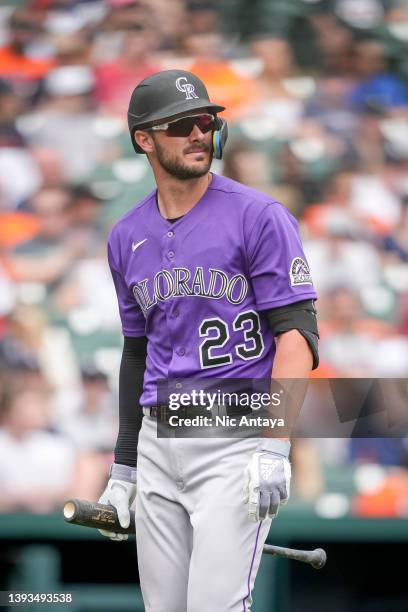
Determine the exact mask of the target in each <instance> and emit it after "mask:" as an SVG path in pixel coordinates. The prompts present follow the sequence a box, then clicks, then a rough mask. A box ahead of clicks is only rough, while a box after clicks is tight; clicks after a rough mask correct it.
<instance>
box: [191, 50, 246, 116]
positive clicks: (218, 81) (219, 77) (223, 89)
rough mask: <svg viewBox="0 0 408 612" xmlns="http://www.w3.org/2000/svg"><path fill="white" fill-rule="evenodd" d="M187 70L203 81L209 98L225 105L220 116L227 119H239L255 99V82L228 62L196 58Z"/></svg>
mask: <svg viewBox="0 0 408 612" xmlns="http://www.w3.org/2000/svg"><path fill="white" fill-rule="evenodd" d="M187 70H189V71H190V72H192V73H193V74H195V75H196V76H198V78H200V79H201V80H202V81H204V83H205V85H206V87H207V90H208V93H209V95H210V99H211V100H213V101H215V102H217V103H219V104H222V105H223V106H225V107H226V110H225V111H223V113H222V116H223V117H224V118H225V119H228V120H229V121H237V120H239V119H240V118H241V117H242V116H243V115H244V114H245V112H246V111H248V109H249V108H250V107H251V104H253V102H254V101H255V99H256V87H255V82H254V81H253V80H252V79H250V78H248V77H245V76H241V75H240V74H238V73H237V72H236V71H235V70H234V69H233V67H232V66H231V65H230V63H229V62H226V61H222V60H217V61H205V60H196V61H195V62H194V63H193V64H192V65H191V66H189V67H188V68H187Z"/></svg>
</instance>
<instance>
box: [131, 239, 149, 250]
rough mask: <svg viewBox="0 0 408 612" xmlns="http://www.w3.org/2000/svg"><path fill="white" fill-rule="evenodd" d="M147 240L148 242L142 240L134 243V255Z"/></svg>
mask: <svg viewBox="0 0 408 612" xmlns="http://www.w3.org/2000/svg"><path fill="white" fill-rule="evenodd" d="M146 240H147V238H145V239H144V240H141V241H140V242H132V251H133V253H134V252H135V251H136V249H137V248H138V247H140V245H141V244H143V243H144V242H146Z"/></svg>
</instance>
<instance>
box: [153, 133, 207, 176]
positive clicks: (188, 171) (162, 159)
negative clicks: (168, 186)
mask: <svg viewBox="0 0 408 612" xmlns="http://www.w3.org/2000/svg"><path fill="white" fill-rule="evenodd" d="M154 140H155V145H156V155H157V160H158V162H159V163H160V165H161V166H162V168H164V169H165V170H166V172H168V174H170V175H171V176H174V177H175V178H177V179H179V180H180V181H188V180H189V179H194V178H200V177H201V176H205V175H206V174H207V173H208V172H209V170H210V168H211V164H212V160H213V154H212V152H211V153H210V157H209V159H208V163H207V164H206V165H205V167H204V168H202V169H199V168H190V167H189V166H186V165H185V164H183V162H182V161H180V160H179V159H177V158H176V157H172V156H171V155H168V154H167V153H166V152H165V149H164V148H163V147H162V146H161V145H160V144H159V143H158V142H157V140H156V139H154ZM207 151H208V147H206V149H205V152H207Z"/></svg>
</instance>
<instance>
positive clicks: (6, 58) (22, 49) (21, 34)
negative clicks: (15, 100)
mask: <svg viewBox="0 0 408 612" xmlns="http://www.w3.org/2000/svg"><path fill="white" fill-rule="evenodd" d="M41 19H42V16H41V13H35V12H33V11H30V10H28V9H25V8H17V9H15V10H14V11H13V13H12V14H11V16H10V20H9V24H8V26H9V30H8V34H9V40H8V41H7V44H6V45H5V46H3V47H1V48H0V77H8V78H11V79H13V81H15V82H16V83H21V84H22V85H25V88H24V91H25V92H26V93H27V94H30V93H31V94H34V93H35V86H36V84H37V83H38V81H39V80H40V79H41V78H42V77H44V76H45V75H46V74H47V73H48V71H49V70H50V69H51V68H52V66H53V64H54V60H53V59H42V58H36V57H33V56H31V55H30V54H28V53H27V49H28V47H29V45H30V43H32V42H33V41H35V40H36V39H38V37H39V35H40V34H41V32H42V23H41Z"/></svg>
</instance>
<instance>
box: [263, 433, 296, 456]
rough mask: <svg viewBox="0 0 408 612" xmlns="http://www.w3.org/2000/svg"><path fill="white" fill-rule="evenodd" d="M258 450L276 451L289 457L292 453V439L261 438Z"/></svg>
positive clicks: (277, 453)
mask: <svg viewBox="0 0 408 612" xmlns="http://www.w3.org/2000/svg"><path fill="white" fill-rule="evenodd" d="M257 452H268V453H275V454H276V455H281V456H282V457H286V459H287V458H288V457H289V453H290V441H289V440H281V439H278V438H261V439H260V440H259V442H258V447H257Z"/></svg>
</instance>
